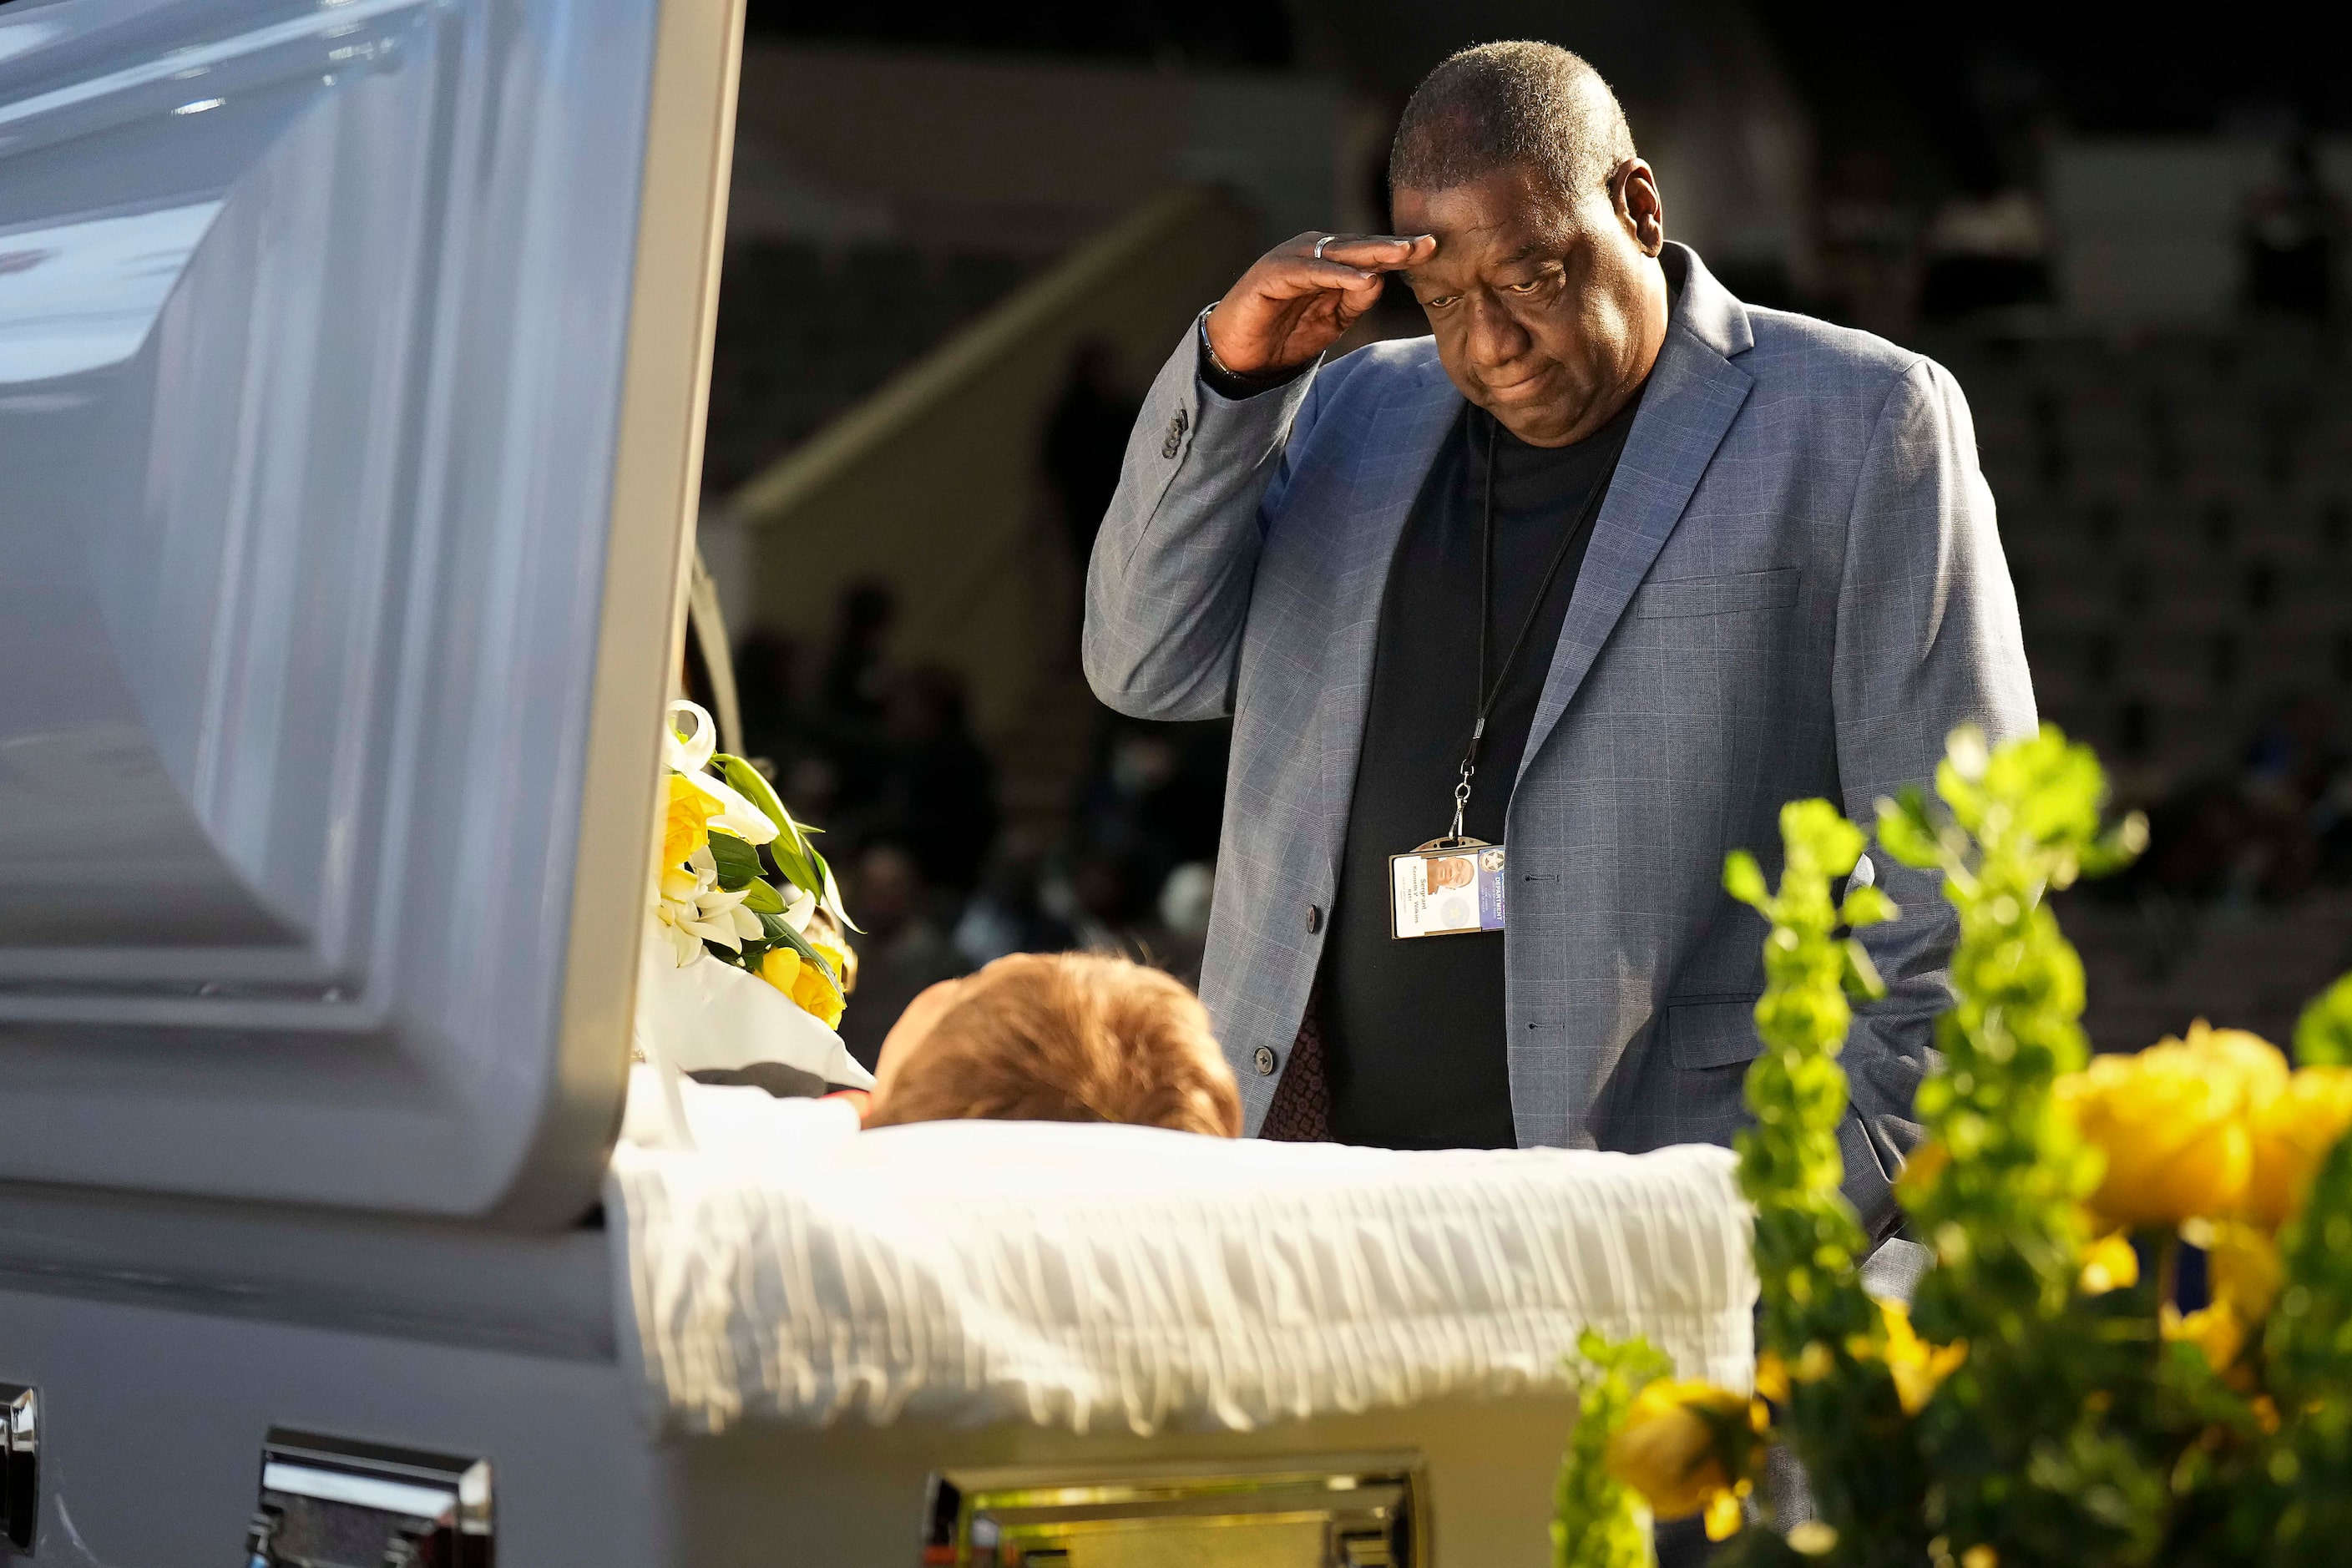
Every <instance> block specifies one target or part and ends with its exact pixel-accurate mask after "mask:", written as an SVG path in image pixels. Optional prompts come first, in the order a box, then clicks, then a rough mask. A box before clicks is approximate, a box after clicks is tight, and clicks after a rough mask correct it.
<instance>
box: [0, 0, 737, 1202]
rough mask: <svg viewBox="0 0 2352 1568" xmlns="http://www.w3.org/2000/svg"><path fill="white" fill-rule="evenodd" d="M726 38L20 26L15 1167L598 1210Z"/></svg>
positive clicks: (730, 46) (3, 923)
mask: <svg viewBox="0 0 2352 1568" xmlns="http://www.w3.org/2000/svg"><path fill="white" fill-rule="evenodd" d="M739 31H740V6H736V5H728V4H723V3H717V0H713V3H703V0H16V4H12V5H7V6H6V7H5V9H0V476H5V478H0V672H5V673H0V1107H5V1122H0V1181H29V1182H39V1183H51V1184H77V1185H85V1186H98V1187H108V1188H116V1189H132V1190H141V1191H148V1192H169V1193H177V1194H200V1195H206V1196H215V1197H232V1198H241V1199H258V1200H268V1201H277V1202H291V1203H299V1204H313V1205H342V1206H348V1207H360V1208H368V1209H378V1210H387V1211H401V1212H407V1213H414V1214H425V1215H453V1216H490V1217H496V1218H499V1219H501V1220H503V1221H506V1222H509V1223H547V1224H552V1223H559V1222H562V1221H565V1220H570V1219H572V1218H576V1217H577V1216H578V1215H580V1214H581V1213H582V1212H583V1210H585V1209H586V1208H587V1207H588V1206H589V1205H592V1204H593V1202H594V1201H595V1194H596V1186H597V1182H598V1179H599V1177H600V1174H601V1172H602V1169H603V1165H604V1156H605V1154H606V1152H607V1150H608V1148H609V1145H610V1142H611V1140H612V1137H613V1134H614V1128H615V1125H616V1123H617V1121H618V1118H619V1113H620V1105H621V1098H622V1090H623V1085H624V1081H625V1074H626V1067H627V1062H626V1057H627V1041H628V1014H629V1006H630V1000H631V986H632V981H633V976H634V973H635V953H636V944H637V939H638V933H639V931H640V929H641V926H642V922H643V921H644V899H645V896H646V894H645V889H646V870H647V865H648V853H649V843H650V839H649V832H650V823H651V816H652V810H653V800H654V790H655V783H656V769H657V755H658V751H657V747H658V739H659V735H658V723H659V714H660V712H661V710H662V704H663V701H664V700H665V699H666V698H667V695H668V693H669V684H670V680H671V672H672V671H673V670H674V669H675V668H676V665H675V652H676V648H677V637H678V632H677V625H678V619H679V606H680V605H681V603H682V594H681V590H680V586H679V584H680V582H681V571H680V563H681V557H682V553H683V550H684V545H685V541H686V539H687V536H688V527H689V515H690V506H691V499H692V497H693V495H694V492H695V489H696V488H697V481H698V466H699V458H700V441H699V431H700V424H701V412H702V406H701V398H702V389H703V384H704V374H705V370H706V367H707V363H708V357H709V313H710V304H711V296H712V293H713V290H714V288H715V246H716V240H717V235H718V229H719V220H720V216H721V210H722V201H721V193H722V192H723V188H724V176H725V173H726V166H727V158H728V149H729V142H730V136H731V131H732V117H733V91H734V72H735V55H736V49H737V40H738V34H739Z"/></svg>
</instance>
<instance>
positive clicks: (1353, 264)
mask: <svg viewBox="0 0 2352 1568" xmlns="http://www.w3.org/2000/svg"><path fill="white" fill-rule="evenodd" d="M1318 242H1319V243H1320V244H1321V245H1322V247H1323V254H1322V257H1321V258H1319V259H1318V258H1317V257H1316V255H1315V247H1316V245H1317V244H1318ZM1436 254H1437V240H1436V238H1435V237H1433V236H1431V235H1426V234H1419V235H1412V236H1410V237H1403V236H1397V235H1385V234H1339V235H1323V234H1313V233H1309V234H1302V235H1300V236H1298V237H1297V238H1296V239H1292V240H1287V241H1285V242H1284V243H1283V244H1281V245H1277V246H1276V247H1274V248H1273V249H1272V250H1269V251H1267V252H1266V253H1265V255H1264V256H1261V257H1259V258H1258V259H1257V263H1256V265H1255V266H1253V267H1252V268H1250V269H1249V270H1248V271H1247V272H1244V273H1243V274H1242V278H1241V281H1240V282H1238V283H1236V284H1234V286H1233V288H1232V289H1230V290H1228V291H1227V292H1226V294H1225V297H1224V298H1223V299H1222V300H1218V301H1217V305H1216V309H1214V310H1211V311H1210V312H1209V348H1210V351H1211V352H1212V353H1214V354H1215V355H1216V356H1217V363H1219V364H1221V365H1223V367H1224V368H1225V369H1227V370H1229V371H1231V372H1233V373H1234V374H1236V375H1280V374H1284V373H1285V372H1286V371H1291V370H1296V369H1297V367H1299V366H1300V365H1303V364H1305V363H1307V361H1309V360H1311V359H1313V358H1314V357H1315V356H1316V355H1318V354H1319V353H1322V352H1323V351H1324V350H1325V349H1328V348H1329V347H1330V346H1331V345H1332V343H1333V342H1337V341H1338V339H1339V334H1340V333H1342V332H1344V331H1347V330H1348V329H1349V327H1350V326H1352V325H1354V324H1355V321H1356V318H1357V317H1359V316H1360V315H1362V314H1363V313H1364V312H1365V311H1367V310H1370V309H1371V308H1372V306H1373V305H1374V304H1375V303H1377V302H1378V301H1379V300H1380V297H1381V274H1382V273H1383V272H1395V271H1399V270H1401V269H1402V268H1407V267H1413V266H1417V265H1419V264H1420V263H1422V262H1424V261H1427V260H1428V259H1429V258H1431V257H1433V256H1434V255H1436Z"/></svg>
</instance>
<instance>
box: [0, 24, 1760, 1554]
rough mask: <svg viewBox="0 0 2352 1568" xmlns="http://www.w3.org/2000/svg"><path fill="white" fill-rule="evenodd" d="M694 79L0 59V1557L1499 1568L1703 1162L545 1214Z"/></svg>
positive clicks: (584, 1023)
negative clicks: (1574, 1407) (1581, 1346)
mask: <svg viewBox="0 0 2352 1568" xmlns="http://www.w3.org/2000/svg"><path fill="white" fill-rule="evenodd" d="M739 28H740V5H730V4H727V3H725V0H14V3H12V4H9V5H6V6H5V9H0V1113H5V1121H0V1555H5V1553H6V1552H8V1551H9V1550H11V1549H12V1545H13V1548H14V1549H15V1550H18V1551H24V1550H29V1551H30V1552H32V1553H33V1555H34V1557H35V1559H36V1560H37V1561H43V1562H56V1563H77V1564H100V1563H102V1564H105V1565H107V1568H146V1565H151V1564H152V1565H155V1568H163V1565H165V1564H181V1563H206V1562H215V1563H229V1562H248V1563H276V1562H284V1563H317V1564H322V1565H326V1564H332V1565H337V1568H341V1565H344V1564H351V1565H354V1568H374V1565H375V1564H378V1563H488V1562H491V1561H494V1560H495V1561H500V1562H503V1563H507V1564H509V1568H559V1565H560V1568H583V1565H588V1564H604V1563H610V1564H631V1565H637V1564H687V1563H693V1564H696V1565H698V1568H711V1565H717V1564H731V1563H746V1564H749V1563H769V1564H783V1563H793V1564H805V1563H855V1564H861V1565H862V1564H868V1563H873V1564H887V1563H907V1564H913V1563H919V1562H956V1561H965V1562H974V1563H979V1562H992V1563H1012V1562H1013V1561H1016V1560H1025V1561H1027V1562H1029V1563H1035V1564H1044V1563H1063V1564H1072V1563H1076V1564H1091V1565H1094V1568H1112V1565H1120V1564H1125V1565H1136V1564H1144V1563H1176V1562H1183V1563H1236V1564H1238V1563H1249V1564H1259V1563H1264V1564H1269V1565H1271V1564H1283V1565H1292V1564H1297V1565H1300V1568H1304V1565H1307V1564H1321V1563H1348V1564H1363V1563H1428V1562H1436V1563H1446V1564H1460V1565H1465V1568H1468V1565H1476V1568H1505V1565H1507V1564H1511V1563H1528V1564H1535V1563H1542V1562H1545V1561H1546V1560H1547V1557H1548V1552H1549V1545H1548V1542H1547V1541H1546V1539H1545V1535H1544V1530H1543V1523H1544V1519H1545V1516H1546V1514H1547V1511H1548V1507H1549V1491H1550V1482H1551V1476H1552V1472H1553V1469H1554V1467H1555V1465H1556V1462H1557V1457H1558V1454H1559V1447H1560V1444H1561V1441H1562V1438H1563V1436H1564V1435H1565V1431H1566V1428H1567V1426H1568V1423H1569V1411H1570V1401H1569V1398H1568V1388H1569V1384H1568V1380H1567V1374H1566V1373H1565V1371H1564V1368H1563V1366H1562V1363H1561V1352H1562V1351H1563V1350H1564V1349H1565V1347H1566V1346H1567V1344H1568V1343H1569V1342H1570V1340H1571V1339H1572V1338H1573V1334H1574V1331H1575V1330H1576V1329H1577V1328H1579V1327H1580V1326H1582V1325H1584V1324H1586V1323H1591V1324H1592V1325H1594V1326H1596V1327H1599V1328H1601V1329H1603V1330H1605V1331H1610V1332H1612V1333H1626V1332H1635V1331H1640V1332H1646V1333H1649V1334H1651V1335H1652V1336H1653V1337H1654V1338H1655V1339H1656V1340H1657V1341H1658V1342H1660V1343H1661V1344H1663V1345H1664V1346H1666V1347H1667V1348H1669V1349H1670V1350H1671V1351H1672V1352H1674V1353H1675V1356H1676V1358H1677V1360H1678V1362H1679V1363H1682V1367H1683V1370H1684V1371H1685V1372H1687V1373H1694V1374H1711V1375H1714V1376H1716V1377H1717V1378H1719V1379H1722V1380H1725V1381H1733V1382H1736V1381H1738V1379H1739V1378H1740V1377H1742V1376H1743V1375H1744V1369H1745V1367H1746V1365H1747V1360H1748V1302H1749V1300H1751V1298H1752V1296H1753V1290H1754V1287H1753V1280H1752V1277H1751V1276H1750V1274H1749V1273H1748V1263H1747V1257H1746V1246H1745V1221H1744V1217H1743V1215H1742V1214H1741V1212H1740V1210H1739V1207H1738V1204H1737V1202H1736V1201H1735V1199H1734V1197H1733V1194H1732V1189H1731V1184H1730V1179H1729V1174H1728V1165H1727V1156H1725V1155H1723V1154H1721V1153H1720V1152H1714V1151H1674V1152H1667V1153H1665V1154H1664V1155H1659V1156H1652V1157H1647V1158H1644V1159H1641V1160H1629V1159H1621V1158H1616V1157H1612V1156H1602V1155H1593V1154H1566V1153H1559V1154H1546V1153H1537V1154H1528V1155H1519V1154H1458V1155H1432V1156H1402V1155H1388V1154H1381V1153H1371V1152H1361V1151H1346V1150H1336V1149H1300V1148H1290V1147H1279V1146H1271V1145H1255V1144H1226V1143H1221V1142H1213V1141H1209V1140H1200V1139H1190V1138H1183V1137H1180V1136H1178V1135H1174V1134H1162V1133H1155V1132H1146V1131H1136V1130H1130V1129H1118V1128H1047V1129H1037V1128H1024V1127H1013V1126H977V1125H975V1126H956V1127H932V1128H908V1129H899V1130H894V1131H891V1132H888V1133H881V1134H872V1135H857V1136H851V1135H849V1130H848V1129H847V1127H846V1126H845V1124H843V1123H841V1122H839V1121H832V1122H828V1121H826V1118H827V1117H829V1116H835V1114H836V1112H835V1111H834V1110H828V1109H826V1108H824V1107H820V1106H818V1105H814V1104H797V1105H796V1104H793V1103H792V1102H781V1101H770V1100H765V1099H764V1098H763V1097H756V1096H755V1095H754V1091H749V1090H708V1091H705V1090H701V1089H699V1088H698V1086H688V1088H687V1090H686V1094H685V1102H684V1103H685V1108H686V1110H687V1112H688V1121H690V1122H691V1123H692V1124H693V1129H692V1130H693V1132H694V1136H693V1137H691V1138H690V1139H687V1140H682V1141H681V1140H676V1139H673V1140H670V1141H669V1142H668V1143H667V1146H663V1147H641V1146H637V1145H635V1144H630V1145H624V1146H622V1147H620V1148H619V1149H618V1150H617V1151H616V1149H615V1139H616V1134H617V1131H618V1129H619V1127H620V1124H621V1121H622V1114H623V1109H624V1104H625V1098H626V1096H627V1084H628V1079H629V1068H628V1044H629V1037H630V1026H631V1018H632V1007H633V993H634V989H635V977H636V958H637V953H638V943H639V937H640V932H641V928H642V923H643V921H644V918H645V916H644V908H645V906H644V899H645V877H646V863H647V846H648V844H649V843H650V833H651V822H652V816H653V806H654V799H655V785H656V769H657V763H658V751H657V743H658V738H659V734H658V720H659V715H660V713H661V711H662V707H663V703H664V702H665V700H667V697H668V695H669V689H670V682H671V672H672V671H673V670H674V668H676V659H677V648H678V646H679V636H680V619H681V613H680V611H681V605H682V603H683V594H682V588H681V584H682V581H683V572H682V562H683V556H684V552H685V543H686V540H687V538H688V530H689V527H690V516H691V504H692V498H693V494H694V490H695V486H696V477H697V473H698V427H699V424H700V400H701V395H702V383H703V374H704V371H705V368H706V364H707V360H708V337H709V319H710V310H711V304H712V300H711V293H712V289H713V287H714V279H715V275H716V268H715V257H716V246H717V241H718V237H719V226H720V222H719V217H720V205H721V203H720V193H721V192H722V191H723V189H724V184H725V174H726V166H727V153H728V148H729V144H730V133H731V118H732V92H733V74H734V57H735V49H736V47H737V35H738V31H739ZM747 1096H752V1098H746V1097H747ZM689 1145H690V1146H689Z"/></svg>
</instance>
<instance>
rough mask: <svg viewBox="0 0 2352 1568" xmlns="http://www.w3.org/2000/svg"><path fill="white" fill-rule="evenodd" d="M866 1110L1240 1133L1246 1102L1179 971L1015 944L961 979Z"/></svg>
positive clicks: (893, 1117) (924, 1117) (895, 1119)
mask: <svg viewBox="0 0 2352 1568" xmlns="http://www.w3.org/2000/svg"><path fill="white" fill-rule="evenodd" d="M965 986H966V989H965V993H964V994H963V995H962V997H961V999H959V1000H958V1001H957V1003H956V1005H954V1006H953V1007H952V1008H950V1010H949V1011H948V1012H947V1013H946V1014H944V1015H943V1016H941V1017H940V1021H939V1022H938V1023H937V1024H936V1025H934V1026H932V1029H931V1032H930V1034H929V1035H928V1036H927V1037H924V1039H923V1041H922V1042H921V1044H920V1045H919V1046H918V1047H916V1048H915V1050H914V1053H913V1054H912V1055H911V1056H909V1057H908V1060H907V1062H906V1065H905V1067H904V1068H901V1069H900V1071H899V1072H898V1076H897V1078H896V1079H894V1080H893V1081H892V1083H891V1084H890V1087H889V1089H888V1092H887V1095H886V1096H885V1097H884V1099H883V1100H882V1101H881V1102H880V1103H878V1104H877V1105H876V1106H875V1108H874V1114H873V1116H872V1118H871V1119H870V1120H869V1121H868V1122H867V1125H868V1126H871V1127H889V1126H894V1125H897V1124H899V1123H902V1122H908V1121H956V1120H959V1119H965V1118H974V1119H982V1120H987V1121H1118V1122H1125V1123H1128V1124H1130V1125H1133V1126H1138V1127H1167V1128H1172V1129H1175V1130H1176V1131H1181V1132H1205V1133H1208V1134H1210V1135H1211V1136H1213V1137H1218V1138H1234V1137H1238V1136H1240V1134H1241V1130H1242V1102H1241V1094H1240V1091H1239V1090H1238V1089H1235V1087H1234V1075H1233V1071H1232V1069H1231V1068H1227V1067H1226V1066H1225V1061H1224V1057H1223V1053H1222V1052H1221V1051H1219V1050H1218V1048H1217V1041H1216V1037H1214V1036H1213V1035H1212V1034H1211V1033H1210V1032H1209V1014H1208V1010H1207V1009H1206V1008H1204V1007H1202V1005H1201V1001H1200V998H1199V997H1197V996H1195V995H1193V994H1192V992H1191V991H1190V990H1189V989H1187V988H1186V987H1185V986H1184V985H1183V984H1181V983H1180V982H1178V981H1176V980H1174V979H1172V978H1171V977H1170V976H1168V975H1166V974H1163V973H1160V971H1158V970H1156V969H1146V968H1145V967H1143V966H1142V965H1141V964H1139V963H1129V962H1128V961H1127V960H1126V959H1123V958H1108V957H1102V956H1098V955H1096V954H1093V953H1081V952H1057V953H1034V952H1024V953H1015V954H1013V956H1011V957H1008V958H1000V959H998V960H997V961H996V962H995V963H992V964H990V965H989V966H988V967H987V968H986V969H984V970H982V971H981V973H978V974H976V975H974V976H972V978H971V980H970V981H968V982H966V983H965Z"/></svg>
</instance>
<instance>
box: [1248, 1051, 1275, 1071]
mask: <svg viewBox="0 0 2352 1568" xmlns="http://www.w3.org/2000/svg"><path fill="white" fill-rule="evenodd" d="M1250 1063H1251V1065H1252V1066H1254V1067H1255V1068H1257V1076H1258V1077H1260V1078H1272V1077H1273V1076H1274V1047H1272V1046H1260V1047H1258V1048H1257V1052H1256V1054H1255V1056H1253V1057H1251V1058H1250Z"/></svg>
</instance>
